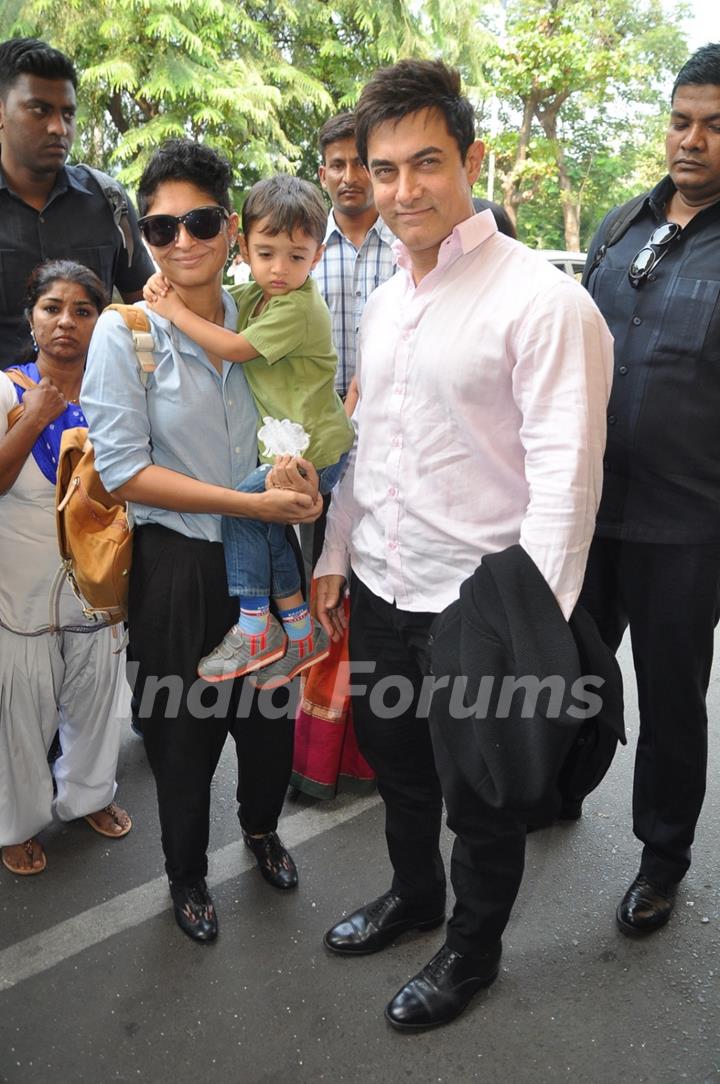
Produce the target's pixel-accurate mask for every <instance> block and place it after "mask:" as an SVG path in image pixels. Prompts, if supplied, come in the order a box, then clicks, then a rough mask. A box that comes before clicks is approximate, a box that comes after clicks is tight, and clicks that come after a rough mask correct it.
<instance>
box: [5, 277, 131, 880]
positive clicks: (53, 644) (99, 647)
mask: <svg viewBox="0 0 720 1084" xmlns="http://www.w3.org/2000/svg"><path fill="white" fill-rule="evenodd" d="M106 304H107V296H106V293H105V289H104V287H103V285H102V283H101V282H100V280H99V279H98V278H97V277H96V275H94V274H93V272H92V271H89V270H88V269H87V268H86V267H82V266H81V265H80V264H76V263H72V262H70V261H67V260H56V261H51V262H48V263H45V264H41V265H40V267H37V268H36V269H35V271H34V272H33V274H32V276H31V279H30V282H29V285H28V296H27V301H26V312H27V316H28V320H29V322H30V325H31V327H32V331H33V338H34V339H35V341H36V344H37V355H36V357H35V358H34V359H33V360H28V362H27V363H26V364H24V365H21V366H19V367H17V368H16V369H15V370H8V371H7V372H0V847H2V863H3V865H4V866H5V867H6V868H7V869H9V870H10V872H12V873H15V874H17V875H20V876H27V875H29V874H34V873H40V872H42V870H43V869H45V866H46V857H45V852H44V850H43V848H42V845H41V844H40V842H39V841H38V840H37V839H36V838H35V837H36V835H37V833H38V832H40V831H41V830H42V829H43V828H45V827H46V826H47V825H48V824H49V823H50V822H51V820H52V817H53V812H55V814H56V815H57V816H58V817H59V818H60V819H61V820H65V821H68V820H74V819H76V818H79V817H84V818H85V819H86V820H87V822H88V823H89V824H90V826H91V827H92V828H94V829H95V831H97V832H100V833H101V834H102V835H105V836H108V837H110V838H119V837H121V836H124V835H127V833H128V832H129V831H130V828H131V826H132V822H131V821H130V818H129V816H128V815H127V813H126V812H125V811H124V810H123V809H120V807H119V806H117V805H116V804H115V803H114V801H113V798H114V795H115V788H116V784H115V770H116V767H117V757H118V747H119V734H120V720H119V719H117V718H115V717H114V712H115V703H116V695H117V693H118V689H119V687H120V686H121V683H122V681H123V674H122V656H121V655H119V654H115V653H114V651H115V650H116V649H117V644H118V640H117V638H116V636H115V635H114V632H115V630H114V629H110V628H108V627H104V626H100V625H98V624H97V623H95V622H90V621H88V620H87V619H86V618H85V617H84V616H83V613H82V610H81V608H80V606H79V604H78V602H77V601H76V599H75V597H74V596H73V594H72V593H71V591H70V590H69V589H67V586H65V587H64V589H63V592H62V595H61V600H60V620H59V625H54V624H51V622H52V617H51V615H50V612H49V611H50V596H51V589H52V583H53V579H54V577H55V574H56V572H57V570H58V566H59V564H60V559H59V554H58V548H57V539H56V533H55V475H56V469H57V460H58V452H59V449H60V439H61V437H62V433H63V431H64V430H65V429H67V428H70V427H72V426H77V425H87V422H86V421H85V417H84V415H83V412H82V410H81V408H80V405H79V402H78V400H79V397H80V384H81V382H82V376H83V369H84V366H85V358H86V355H87V351H88V346H89V344H90V336H91V335H92V332H93V328H94V327H95V323H96V322H97V318H98V316H99V315H100V312H101V311H102V309H103V308H104V306H105V305H106ZM28 380H29V381H30V382H31V385H30V386H29V387H28V388H24V387H23V386H21V385H22V384H23V383H27V382H28ZM18 381H19V383H18ZM19 406H21V407H22V409H21V410H20V409H18V408H19ZM57 729H59V730H60V736H61V743H62V755H61V756H60V758H59V759H58V760H57V761H56V762H55V767H54V775H55V784H56V787H57V796H56V797H55V799H53V779H52V775H51V772H50V768H49V766H48V763H47V756H46V754H47V750H48V747H49V746H50V743H51V741H52V738H53V735H54V734H55V731H56V730H57Z"/></svg>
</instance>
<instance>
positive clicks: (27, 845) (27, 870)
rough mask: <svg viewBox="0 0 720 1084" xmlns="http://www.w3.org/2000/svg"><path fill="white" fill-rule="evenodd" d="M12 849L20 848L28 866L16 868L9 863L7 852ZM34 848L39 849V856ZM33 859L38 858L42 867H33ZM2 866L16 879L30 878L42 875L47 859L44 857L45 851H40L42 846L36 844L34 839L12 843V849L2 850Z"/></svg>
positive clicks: (5, 848) (16, 866)
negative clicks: (37, 874)
mask: <svg viewBox="0 0 720 1084" xmlns="http://www.w3.org/2000/svg"><path fill="white" fill-rule="evenodd" d="M14 847H22V849H23V851H24V852H25V855H26V857H27V860H28V863H29V865H25V866H18V865H15V864H13V862H11V861H10V859H9V858H8V855H7V852H8V851H10V850H12V849H13V848H14ZM36 848H38V849H39V851H40V853H39V854H37V851H36ZM34 858H40V859H41V861H42V865H41V866H33V859H34ZM2 864H3V865H4V866H5V869H7V870H9V871H10V873H14V874H15V876H16V877H32V876H33V875H34V874H35V873H42V871H43V870H44V869H45V867H46V866H47V858H46V856H45V851H44V850H43V849H42V844H40V843H38V841H37V840H36V839H26V840H25V842H24V843H14V844H13V846H12V847H3V848H2Z"/></svg>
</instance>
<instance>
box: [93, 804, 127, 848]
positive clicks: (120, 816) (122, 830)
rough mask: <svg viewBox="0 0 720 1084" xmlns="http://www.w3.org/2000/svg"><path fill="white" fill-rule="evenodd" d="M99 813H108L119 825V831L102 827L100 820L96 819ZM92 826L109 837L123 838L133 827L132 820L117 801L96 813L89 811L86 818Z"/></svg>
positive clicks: (114, 822) (102, 834)
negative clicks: (110, 830) (111, 830)
mask: <svg viewBox="0 0 720 1084" xmlns="http://www.w3.org/2000/svg"><path fill="white" fill-rule="evenodd" d="M98 813H106V814H107V816H108V817H110V819H111V820H112V822H113V824H115V825H117V827H118V829H119V831H117V832H109V831H108V830H107V828H103V827H101V825H100V824H99V823H98V821H96V820H95V818H96V817H97V815H98ZM84 819H85V820H86V821H87V822H88V824H89V825H90V827H91V828H92V829H94V830H95V831H96V832H98V833H99V834H100V835H101V836H107V838H108V839H122V837H123V836H126V835H127V834H128V832H129V831H130V829H131V828H132V821H131V820H130V817H129V816H128V814H127V812H126V811H125V810H124V809H121V808H120V806H119V805H116V804H115V802H111V803H110V805H106V806H105V807H104V808H103V809H98V810H97V811H96V812H95V813H88V814H87V816H86V817H85V818H84Z"/></svg>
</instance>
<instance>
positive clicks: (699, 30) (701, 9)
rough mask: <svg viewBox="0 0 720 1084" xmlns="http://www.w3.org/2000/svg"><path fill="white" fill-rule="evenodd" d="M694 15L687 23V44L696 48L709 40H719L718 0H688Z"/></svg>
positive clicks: (719, 11)
mask: <svg viewBox="0 0 720 1084" xmlns="http://www.w3.org/2000/svg"><path fill="white" fill-rule="evenodd" d="M690 8H691V9H692V10H693V12H694V17H693V18H692V20H691V21H690V22H689V23H688V28H687V30H688V45H689V46H690V48H691V49H697V48H698V47H699V46H700V45H707V43H708V42H709V41H720V3H718V0H690Z"/></svg>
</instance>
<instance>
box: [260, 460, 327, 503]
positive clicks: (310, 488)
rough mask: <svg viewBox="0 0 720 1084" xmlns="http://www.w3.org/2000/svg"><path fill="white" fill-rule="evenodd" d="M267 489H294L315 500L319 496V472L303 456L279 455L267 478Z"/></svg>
mask: <svg viewBox="0 0 720 1084" xmlns="http://www.w3.org/2000/svg"><path fill="white" fill-rule="evenodd" d="M265 488H266V489H293V490H295V492H296V493H307V494H308V496H310V497H312V499H313V500H315V499H316V498H317V495H318V476H317V471H316V470H315V468H314V467H313V465H312V463H311V462H310V461H309V460H307V459H303V458H302V457H301V456H292V455H277V456H275V463H274V464H273V468H272V470H270V471H268V473H267V476H266V478H265Z"/></svg>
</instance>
